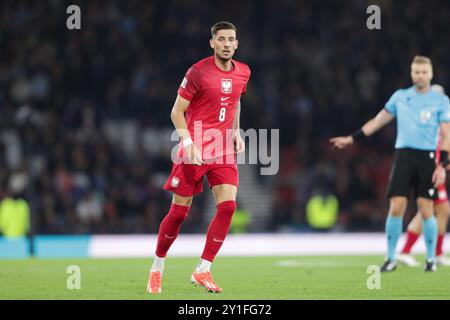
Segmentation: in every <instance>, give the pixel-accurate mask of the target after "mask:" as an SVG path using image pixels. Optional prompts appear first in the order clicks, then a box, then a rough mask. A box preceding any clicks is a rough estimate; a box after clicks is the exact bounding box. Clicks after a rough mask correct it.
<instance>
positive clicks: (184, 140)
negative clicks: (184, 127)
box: [183, 137, 193, 148]
mask: <svg viewBox="0 0 450 320" xmlns="http://www.w3.org/2000/svg"><path fill="white" fill-rule="evenodd" d="M192 143H193V142H192V139H191V138H190V137H189V138H187V139H183V147H185V148H186V147H187V146H190V145H191V144H192Z"/></svg>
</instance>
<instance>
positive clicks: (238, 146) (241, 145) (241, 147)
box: [233, 99, 245, 153]
mask: <svg viewBox="0 0 450 320" xmlns="http://www.w3.org/2000/svg"><path fill="white" fill-rule="evenodd" d="M240 117H241V99H239V101H238V103H237V106H236V112H235V114H234V119H233V140H234V151H235V152H236V153H241V152H244V151H245V142H244V139H242V137H241V132H240V124H239V121H240Z"/></svg>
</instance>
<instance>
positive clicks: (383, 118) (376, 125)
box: [330, 109, 395, 149]
mask: <svg viewBox="0 0 450 320" xmlns="http://www.w3.org/2000/svg"><path fill="white" fill-rule="evenodd" d="M394 118H395V116H394V115H393V114H391V113H390V112H388V111H387V110H386V109H382V110H381V111H380V112H379V113H378V114H377V115H376V116H375V117H374V118H372V119H370V120H369V121H367V122H366V123H365V124H364V125H363V126H362V127H361V129H360V130H358V131H356V132H355V133H353V134H352V135H349V136H345V137H334V138H331V139H330V143H331V144H333V147H336V148H338V149H344V148H346V147H348V146H349V145H352V144H353V143H354V142H355V138H358V137H363V136H365V137H368V136H371V135H372V134H374V133H375V132H377V131H378V130H380V129H381V128H383V127H384V126H385V125H387V124H388V123H389V122H391V121H392V120H393V119H394Z"/></svg>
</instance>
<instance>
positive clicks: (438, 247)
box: [436, 234, 445, 257]
mask: <svg viewBox="0 0 450 320" xmlns="http://www.w3.org/2000/svg"><path fill="white" fill-rule="evenodd" d="M444 236H445V234H439V235H438V238H437V244H436V257H438V256H440V255H442V244H443V243H444Z"/></svg>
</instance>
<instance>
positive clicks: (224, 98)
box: [220, 97, 230, 101]
mask: <svg viewBox="0 0 450 320" xmlns="http://www.w3.org/2000/svg"><path fill="white" fill-rule="evenodd" d="M228 99H230V97H221V98H220V101H225V100H228Z"/></svg>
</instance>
